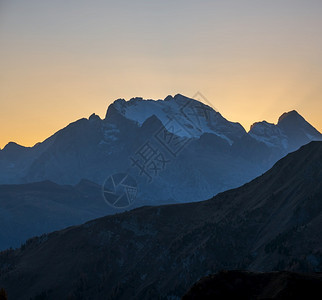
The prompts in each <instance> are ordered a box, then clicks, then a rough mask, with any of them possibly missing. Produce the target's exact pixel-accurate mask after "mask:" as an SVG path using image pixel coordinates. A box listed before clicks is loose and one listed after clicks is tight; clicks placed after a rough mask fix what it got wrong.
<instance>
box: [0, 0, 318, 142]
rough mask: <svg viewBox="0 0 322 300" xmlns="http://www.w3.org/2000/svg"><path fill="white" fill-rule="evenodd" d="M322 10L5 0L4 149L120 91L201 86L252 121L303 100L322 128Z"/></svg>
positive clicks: (0, 32) (146, 93) (156, 94)
mask: <svg viewBox="0 0 322 300" xmlns="http://www.w3.org/2000/svg"><path fill="white" fill-rule="evenodd" d="M27 2H28V3H27ZM223 2H224V3H223ZM321 15H322V3H321V2H320V1H314V0H311V1H310V0H309V1H297V0H292V1H291V0H285V1H250V0H247V1H189V0H188V1H168V0H165V1H159V2H157V1H147V0H145V1H144V0H138V1H119V2H117V3H116V2H114V1H90V2H89V1H76V0H72V1H60V0H58V1H38V0H31V1H26V2H25V3H23V1H18V0H11V1H9V0H4V1H2V2H1V3H0V39H1V47H0V57H1V59H0V61H1V62H0V128H1V135H0V148H3V147H4V146H5V145H6V144H7V143H8V142H9V141H15V142H17V143H19V144H21V145H24V146H32V145H34V144H35V143H37V142H40V141H43V140H44V139H45V138H47V137H49V136H50V135H51V134H53V133H54V132H56V131H57V130H59V129H61V128H63V127H65V126H66V125H68V124H69V123H70V122H72V121H75V120H77V119H79V118H82V117H89V116H90V114H92V113H93V112H95V113H96V114H98V115H100V116H101V117H104V116H105V113H106V110H107V107H108V105H109V104H110V103H111V102H113V101H114V100H115V99H117V98H125V99H130V98H132V97H136V96H140V97H143V98H148V99H164V98H165V97H166V96H167V95H169V94H172V95H175V94H177V93H180V94H183V95H185V96H188V97H192V96H193V95H194V94H195V93H196V92H197V91H200V92H201V93H202V94H203V95H204V96H205V97H207V99H208V100H209V102H211V103H212V105H213V107H214V108H216V109H217V110H218V111H219V112H220V113H221V114H222V115H223V116H224V117H225V118H227V119H228V120H231V121H235V122H240V123H241V124H242V125H243V126H244V127H245V129H246V130H249V127H250V125H251V124H252V123H254V122H257V121H262V120H266V121H268V122H272V123H276V122H277V119H278V117H279V116H280V115H281V114H282V113H283V112H286V111H290V110H293V109H295V110H297V111H298V112H299V113H300V114H301V115H302V116H303V117H304V118H306V120H307V121H309V122H310V123H311V124H312V125H313V126H314V127H316V128H317V129H318V130H319V131H320V132H321V131H322V118H321V111H322V80H321V79H322V55H321V50H322V18H321Z"/></svg>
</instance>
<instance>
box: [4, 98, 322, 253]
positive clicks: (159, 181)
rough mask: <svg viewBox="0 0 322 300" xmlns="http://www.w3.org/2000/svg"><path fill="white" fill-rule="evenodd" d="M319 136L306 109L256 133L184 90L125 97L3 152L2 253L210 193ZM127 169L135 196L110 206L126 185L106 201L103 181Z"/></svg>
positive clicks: (260, 170)
mask: <svg viewBox="0 0 322 300" xmlns="http://www.w3.org/2000/svg"><path fill="white" fill-rule="evenodd" d="M311 140H322V135H321V134H320V133H319V132H318V131H317V130H316V129H315V128H314V127H313V126H311V125H310V124H309V123H308V122H307V121H306V120H305V119H304V118H303V117H302V116H300V115H299V114H298V113H297V112H296V111H291V112H288V113H284V114H283V115H282V116H281V117H280V118H279V120H278V123H277V124H276V125H274V124H270V123H267V122H265V121H263V122H258V123H255V124H254V125H252V127H251V129H250V131H249V132H248V133H247V132H246V131H245V129H244V128H243V127H242V126H241V125H240V124H239V123H233V122H230V121H228V120H226V119H225V118H224V117H223V116H222V115H221V114H220V113H219V112H217V111H215V110H214V109H213V108H211V107H210V106H208V105H206V104H204V103H202V102H199V101H197V100H194V99H190V98H187V97H185V96H182V95H180V94H178V95H176V96H174V97H172V96H168V97H166V98H165V99H164V100H157V101H155V100H144V99H142V98H133V99H131V100H129V101H125V100H124V99H118V100H116V101H114V103H112V104H111V105H110V106H109V107H108V110H107V113H106V117H105V118H104V119H103V120H102V119H101V118H100V117H99V116H97V115H95V114H92V115H91V116H90V117H89V119H85V118H84V119H80V120H78V121H76V122H74V123H71V124H69V125H68V126H67V127H65V128H63V129H61V130H60V131H58V132H57V133H55V134H54V135H52V136H51V137H49V138H48V139H46V140H45V141H44V142H42V143H38V144H36V145H35V146H34V147H31V148H28V147H23V146H20V145H17V144H15V143H13V142H11V143H9V144H8V145H6V147H5V148H4V149H2V150H0V216H1V218H0V226H1V228H2V229H3V230H2V232H1V233H0V237H1V239H0V249H5V248H9V247H18V246H20V244H21V243H22V242H24V241H25V240H26V239H27V238H29V237H31V236H34V235H38V234H42V233H46V232H50V231H53V230H59V229H62V228H65V227H66V226H70V225H76V224H81V223H83V222H84V221H87V220H90V219H94V218H97V217H101V216H104V215H107V214H114V213H117V212H122V211H125V210H127V209H129V208H135V207H140V206H144V205H160V204H170V203H183V202H192V201H200V200H205V199H209V198H211V197H212V196H214V195H216V194H217V193H219V192H223V191H225V190H228V189H231V188H236V187H238V186H241V185H242V184H245V183H246V182H248V181H250V180H252V179H254V178H255V177H256V176H259V175H261V174H262V173H264V172H265V171H267V170H268V169H269V168H270V167H271V166H272V165H273V164H274V163H275V162H276V161H277V160H278V159H280V158H282V157H283V156H285V155H286V154H287V153H289V152H290V151H293V150H296V149H298V148H299V147H300V146H302V145H304V144H307V143H308V142H310V141H311ZM122 174H123V175H126V176H129V178H130V179H131V182H132V185H133V186H131V187H130V188H131V190H130V188H128V187H127V188H126V195H127V197H128V198H129V193H131V195H132V196H131V198H130V199H128V200H131V201H127V202H124V201H123V202H119V203H120V204H121V205H119V206H117V207H116V205H114V204H113V203H114V201H116V200H113V203H109V202H110V201H112V200H110V199H112V198H111V196H114V195H112V194H111V193H116V194H117V191H116V190H117V188H119V187H115V188H114V187H112V190H111V188H110V187H108V188H109V190H108V191H107V192H109V193H108V194H106V193H104V197H105V199H104V197H103V195H102V185H103V187H104V192H105V188H106V185H105V183H107V185H108V184H109V183H110V182H111V179H114V177H113V176H114V175H115V176H119V177H120V176H122ZM123 177H124V176H123ZM113 188H114V189H113ZM106 196H107V197H110V198H109V199H106ZM123 200H124V199H123ZM106 202H108V203H106ZM107 204H112V205H107ZM30 220H32V222H30Z"/></svg>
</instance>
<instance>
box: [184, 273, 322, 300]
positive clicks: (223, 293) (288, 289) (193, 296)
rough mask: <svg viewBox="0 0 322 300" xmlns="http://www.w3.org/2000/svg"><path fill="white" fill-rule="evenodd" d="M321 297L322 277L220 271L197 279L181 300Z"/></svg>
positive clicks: (281, 299)
mask: <svg viewBox="0 0 322 300" xmlns="http://www.w3.org/2000/svg"><path fill="white" fill-rule="evenodd" d="M321 298H322V274H318V273H314V274H301V273H293V272H285V271H284V272H269V273H252V272H243V271H222V272H219V273H218V274H215V275H210V276H207V277H204V278H202V279H200V280H199V281H198V282H197V283H196V284H195V285H194V286H193V287H192V288H191V289H190V290H189V291H188V292H187V294H186V295H185V296H184V297H183V298H182V300H200V299H202V300H213V299H216V300H226V299H242V300H250V299H280V300H296V299H316V300H317V299H321Z"/></svg>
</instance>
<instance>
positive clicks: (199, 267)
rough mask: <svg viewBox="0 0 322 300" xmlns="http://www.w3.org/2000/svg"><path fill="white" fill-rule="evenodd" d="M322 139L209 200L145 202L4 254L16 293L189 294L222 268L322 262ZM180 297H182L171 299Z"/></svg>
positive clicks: (1, 263) (302, 267)
mask: <svg viewBox="0 0 322 300" xmlns="http://www.w3.org/2000/svg"><path fill="white" fill-rule="evenodd" d="M321 170H322V143H321V142H312V143H310V144H309V145H306V146H304V147H302V148H301V149H300V150H298V151H296V152H294V153H291V154H289V155H287V156H286V157H285V158H283V159H282V160H280V161H279V162H278V163H276V164H275V165H274V167H273V168H272V169H271V170H269V171H268V172H266V173H265V174H264V175H262V176H260V177H258V178H256V179H255V180H253V181H251V182H250V183H248V184H245V185H244V186H242V187H240V188H237V189H233V190H229V191H227V192H224V193H221V194H219V195H217V196H216V197H214V198H212V199H210V200H208V201H203V202H195V203H188V204H179V205H167V206H159V207H143V208H139V209H135V210H132V211H130V212H125V213H122V214H118V215H115V216H107V217H104V218H101V219H97V220H94V221H91V222H88V223H86V224H84V225H82V226H75V227H70V228H67V229H65V230H62V231H58V232H54V233H51V234H48V235H44V236H41V237H39V238H34V239H32V240H30V241H28V242H27V243H26V245H25V246H24V247H22V248H21V249H19V250H16V251H5V252H3V253H2V254H1V255H0V274H1V275H0V286H4V287H5V288H6V289H7V290H8V293H9V296H10V295H11V297H12V298H14V299H16V298H18V299H29V298H30V297H35V296H36V295H41V294H42V295H45V294H46V295H48V299H63V298H65V297H67V296H68V297H70V299H81V298H85V299H91V298H93V299H179V298H180V297H181V296H182V295H184V293H185V292H186V291H187V290H188V288H189V287H190V286H191V285H192V284H193V283H194V282H196V281H197V280H198V279H199V278H201V277H202V276H205V275H207V274H209V273H214V272H217V271H219V270H222V269H248V270H256V271H271V270H284V269H286V270H293V271H321V270H322V241H321V238H320V237H321V234H322V201H321V199H322V171H321ZM171 297H172V298H171Z"/></svg>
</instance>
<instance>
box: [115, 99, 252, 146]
mask: <svg viewBox="0 0 322 300" xmlns="http://www.w3.org/2000/svg"><path fill="white" fill-rule="evenodd" d="M112 105H113V106H114V108H115V109H116V110H117V111H118V112H119V113H121V114H122V115H123V116H124V117H126V118H127V119H129V120H132V121H135V122H137V124H138V125H139V126H142V124H143V123H144V122H145V121H146V120H147V119H148V118H149V117H151V116H152V115H155V116H156V117H157V118H158V119H159V120H160V121H161V122H162V124H163V125H164V126H165V128H167V130H168V131H170V132H171V133H174V134H176V135H177V136H180V137H188V138H199V137H200V136H201V135H202V134H204V133H212V134H215V135H217V136H219V137H221V138H223V139H225V140H226V141H228V142H229V144H232V143H233V141H234V140H236V139H238V138H239V137H241V136H242V135H243V134H246V132H245V130H244V128H243V127H242V126H241V125H240V124H239V123H233V122H229V121H227V120H226V119H225V118H224V117H222V115H221V114H220V113H218V112H216V111H215V110H214V109H213V108H211V107H210V106H208V105H206V104H204V103H201V102H199V101H197V100H194V99H191V98H188V97H185V96H182V95H180V94H178V95H176V96H174V97H172V96H167V97H166V98H165V99H164V100H151V99H148V100H144V99H143V98H132V99H130V100H129V101H125V100H124V99H118V100H116V101H115V102H114V103H113V104H112Z"/></svg>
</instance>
